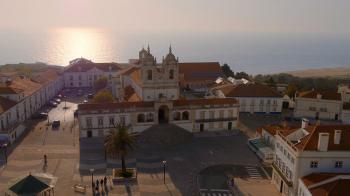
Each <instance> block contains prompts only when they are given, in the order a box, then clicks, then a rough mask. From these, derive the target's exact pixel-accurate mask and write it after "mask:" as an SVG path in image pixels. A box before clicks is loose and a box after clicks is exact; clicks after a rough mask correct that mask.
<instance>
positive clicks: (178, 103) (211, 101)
mask: <svg viewBox="0 0 350 196" xmlns="http://www.w3.org/2000/svg"><path fill="white" fill-rule="evenodd" d="M173 103H174V106H183V105H221V104H238V101H237V100H236V99H234V98H214V99H188V100H186V99H178V100H174V101H173Z"/></svg>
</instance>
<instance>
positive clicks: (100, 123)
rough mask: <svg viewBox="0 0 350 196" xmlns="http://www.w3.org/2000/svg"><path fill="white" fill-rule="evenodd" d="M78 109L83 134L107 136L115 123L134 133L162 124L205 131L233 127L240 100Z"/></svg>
mask: <svg viewBox="0 0 350 196" xmlns="http://www.w3.org/2000/svg"><path fill="white" fill-rule="evenodd" d="M78 111H79V115H78V116H79V117H78V118H79V123H80V137H103V136H106V135H107V134H108V133H109V131H110V130H111V129H113V128H114V127H113V124H114V123H123V124H125V125H127V126H128V127H129V131H131V132H141V131H144V130H146V129H148V128H150V127H151V126H153V125H156V124H160V123H171V124H174V125H177V126H179V127H182V128H184V129H186V130H187V131H189V132H201V131H216V130H231V129H234V128H235V127H236V124H237V121H238V103H237V100H235V99H232V98H225V99H210V100H206V99H198V100H165V99H164V100H159V101H139V102H119V103H101V104H80V105H79V106H78Z"/></svg>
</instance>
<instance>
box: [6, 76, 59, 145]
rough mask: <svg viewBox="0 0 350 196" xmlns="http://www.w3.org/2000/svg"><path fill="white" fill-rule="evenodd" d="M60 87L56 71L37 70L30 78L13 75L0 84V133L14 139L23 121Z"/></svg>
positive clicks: (22, 127) (18, 134)
mask: <svg viewBox="0 0 350 196" xmlns="http://www.w3.org/2000/svg"><path fill="white" fill-rule="evenodd" d="M62 88H63V77H62V75H60V74H58V73H57V72H56V71H53V70H49V71H45V72H41V73H36V75H35V77H33V78H31V79H29V78H26V77H24V76H14V77H11V78H8V79H7V80H6V81H5V82H3V83H0V136H4V137H6V138H7V140H8V141H9V142H13V141H15V140H16V138H18V137H19V136H20V135H21V134H22V133H23V131H24V129H25V127H24V126H23V124H22V123H23V122H24V121H25V120H27V119H28V118H30V116H31V115H32V114H34V113H35V112H36V111H37V110H38V109H40V108H41V107H42V106H43V105H45V103H47V102H48V101H49V100H50V99H52V98H53V97H54V96H55V95H56V94H57V93H58V92H59V91H60V90H61V89H62Z"/></svg>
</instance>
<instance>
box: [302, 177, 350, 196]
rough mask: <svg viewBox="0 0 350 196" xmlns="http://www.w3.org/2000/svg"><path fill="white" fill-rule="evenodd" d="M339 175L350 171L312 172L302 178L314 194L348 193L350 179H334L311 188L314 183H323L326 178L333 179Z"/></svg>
mask: <svg viewBox="0 0 350 196" xmlns="http://www.w3.org/2000/svg"><path fill="white" fill-rule="evenodd" d="M339 175H349V177H350V173H312V174H309V175H307V176H304V177H302V178H301V180H302V181H303V183H304V184H305V186H306V187H308V189H309V191H310V193H311V194H312V195H313V196H325V195H327V196H338V195H348V194H349V188H348V187H349V185H350V179H341V178H339V179H334V180H333V181H330V182H328V183H324V184H320V185H319V186H317V185H316V187H313V188H309V187H310V186H312V185H315V184H318V183H321V182H323V181H325V180H328V179H331V178H333V177H336V176H339Z"/></svg>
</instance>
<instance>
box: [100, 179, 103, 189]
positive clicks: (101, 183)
mask: <svg viewBox="0 0 350 196" xmlns="http://www.w3.org/2000/svg"><path fill="white" fill-rule="evenodd" d="M100 185H101V190H104V188H103V179H101V180H100Z"/></svg>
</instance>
